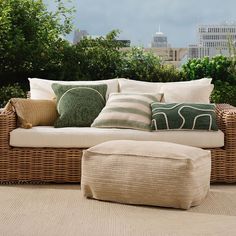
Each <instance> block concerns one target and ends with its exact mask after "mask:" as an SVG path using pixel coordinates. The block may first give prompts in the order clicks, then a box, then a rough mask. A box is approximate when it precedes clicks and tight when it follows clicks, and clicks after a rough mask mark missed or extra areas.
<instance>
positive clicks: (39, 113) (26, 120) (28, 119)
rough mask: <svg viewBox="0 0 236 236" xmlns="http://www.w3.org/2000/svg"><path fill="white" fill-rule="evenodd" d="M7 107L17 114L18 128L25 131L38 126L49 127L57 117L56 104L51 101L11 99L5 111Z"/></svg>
mask: <svg viewBox="0 0 236 236" xmlns="http://www.w3.org/2000/svg"><path fill="white" fill-rule="evenodd" d="M9 106H12V108H13V110H15V112H16V114H17V122H18V126H19V127H21V128H25V129H29V128H32V127H33V126H40V125H42V126H44V125H45V126H51V125H53V124H54V122H55V120H56V119H57V117H58V113H57V108H56V102H55V101H52V100H33V99H25V98H12V99H11V100H10V102H9V104H8V106H7V109H9Z"/></svg>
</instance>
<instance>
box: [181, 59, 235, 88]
mask: <svg viewBox="0 0 236 236" xmlns="http://www.w3.org/2000/svg"><path fill="white" fill-rule="evenodd" d="M182 71H183V73H185V75H186V77H187V79H188V80H195V79H201V78H204V77H209V78H212V79H213V83H216V82H217V81H223V82H228V83H229V84H236V76H235V68H234V63H233V59H232V58H230V57H225V56H222V55H218V56H215V57H213V58H212V59H209V57H204V58H198V59H191V60H189V61H188V62H187V63H186V64H184V65H183V66H182Z"/></svg>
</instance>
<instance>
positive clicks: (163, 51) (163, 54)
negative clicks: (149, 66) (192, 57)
mask: <svg viewBox="0 0 236 236" xmlns="http://www.w3.org/2000/svg"><path fill="white" fill-rule="evenodd" d="M144 50H145V51H147V52H152V53H153V54H154V55H156V56H158V57H160V58H161V59H162V60H163V61H164V62H165V63H166V64H172V65H174V66H175V67H179V65H180V64H181V61H182V60H183V59H184V58H185V57H186V56H187V54H188V49H187V48H171V47H167V48H145V49H144Z"/></svg>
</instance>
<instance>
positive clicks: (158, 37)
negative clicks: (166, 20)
mask: <svg viewBox="0 0 236 236" xmlns="http://www.w3.org/2000/svg"><path fill="white" fill-rule="evenodd" d="M151 47H152V48H167V47H168V41H167V36H166V35H165V34H164V33H162V32H161V31H160V26H159V31H158V32H156V34H155V35H154V36H153V39H152V42H151Z"/></svg>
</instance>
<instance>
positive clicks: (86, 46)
mask: <svg viewBox="0 0 236 236" xmlns="http://www.w3.org/2000/svg"><path fill="white" fill-rule="evenodd" d="M117 34H118V31H116V30H114V31H112V32H110V33H109V34H108V35H107V36H106V37H99V38H96V39H92V38H84V39H83V40H81V41H80V42H79V43H78V44H77V45H76V47H75V50H76V56H77V58H76V59H75V61H76V64H77V66H78V67H79V76H80V78H77V79H80V80H102V79H111V78H115V77H117V69H118V68H119V67H120V65H121V63H122V54H121V52H120V51H119V49H120V43H119V42H118V41H116V36H117Z"/></svg>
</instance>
